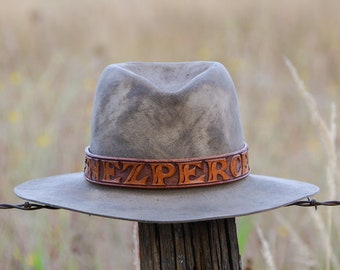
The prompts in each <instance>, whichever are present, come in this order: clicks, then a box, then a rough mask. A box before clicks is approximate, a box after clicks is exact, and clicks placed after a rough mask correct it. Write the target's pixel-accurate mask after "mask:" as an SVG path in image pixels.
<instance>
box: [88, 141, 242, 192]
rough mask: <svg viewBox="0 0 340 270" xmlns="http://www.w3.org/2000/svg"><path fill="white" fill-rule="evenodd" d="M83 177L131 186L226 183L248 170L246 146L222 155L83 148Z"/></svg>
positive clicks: (162, 186)
mask: <svg viewBox="0 0 340 270" xmlns="http://www.w3.org/2000/svg"><path fill="white" fill-rule="evenodd" d="M85 155H86V157H85V168H84V176H85V179H86V180H88V181H90V182H93V183H97V184H102V185H107V186H119V187H132V188H145V189H155V188H185V187H195V186H209V185H216V184H223V183H229V182H233V181H236V180H240V179H243V178H245V177H246V176H247V175H248V174H249V164H248V147H247V145H246V144H245V145H244V147H243V148H242V149H241V150H240V151H237V152H233V153H228V154H225V155H219V156H212V157H203V158H188V159H168V160H158V159H131V158H114V157H106V156H99V155H94V154H92V153H91V152H90V148H89V147H87V148H86V149H85Z"/></svg>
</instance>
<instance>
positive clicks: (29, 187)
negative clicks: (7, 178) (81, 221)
mask: <svg viewBox="0 0 340 270" xmlns="http://www.w3.org/2000/svg"><path fill="white" fill-rule="evenodd" d="M318 191H319V188H318V187H317V186H315V185H313V184H309V183H305V182H301V181H296V180H289V179H283V178H276V177H269V176H263V175H254V174H251V175H249V176H248V177H246V178H245V179H243V180H241V181H236V182H233V183H228V184H222V185H215V186H209V187H196V188H185V189H170V190H169V189H168V190H166V189H164V190H159V189H158V190H150V189H132V188H120V187H105V186H101V185H98V184H92V183H89V182H87V181H86V180H84V175H83V173H80V172H79V173H72V174H64V175H57V176H50V177H46V178H40V179H35V180H30V181H27V182H25V183H23V184H20V185H19V186H17V187H15V189H14V192H15V193H16V195H17V196H19V197H20V198H22V199H24V200H28V201H31V202H36V203H40V204H45V205H49V206H53V207H58V208H63V209H67V210H72V211H76V212H81V213H85V214H89V215H96V216H103V217H108V218H115V219H123V220H131V221H138V222H152V223H178V222H193V221H201V220H211V219H222V218H230V217H237V216H244V215H249V214H254V213H258V212H263V211H267V210H271V209H275V208H278V207H281V206H285V205H288V204H291V203H293V202H295V201H298V200H301V199H303V198H306V197H308V196H312V195H314V194H316V193H317V192H318Z"/></svg>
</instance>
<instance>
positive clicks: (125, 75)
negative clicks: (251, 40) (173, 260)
mask: <svg viewBox="0 0 340 270" xmlns="http://www.w3.org/2000/svg"><path fill="white" fill-rule="evenodd" d="M75 139H76V138H75ZM249 160H250V158H248V146H247V144H246V142H245V140H244V138H243V132H242V126H241V122H240V115H239V108H238V101H237V96H236V92H235V88H234V84H233V82H232V79H231V77H230V75H229V73H228V71H227V70H226V69H225V67H224V66H223V65H222V64H220V63H216V62H178V63H177V62H176V63H121V64H113V65H110V66H108V67H107V68H106V69H105V70H104V71H103V73H102V75H101V77H100V79H99V83H98V86H97V90H96V94H95V100H94V105H93V113H92V121H91V138H90V145H89V147H87V148H86V149H85V162H84V163H85V166H84V167H85V169H84V172H77V173H71V174H63V175H56V176H50V177H45V178H40V179H35V180H30V181H27V182H25V183H23V184H21V185H19V186H17V187H15V193H16V194H17V195H18V196H19V197H21V198H23V199H25V200H28V201H32V202H37V203H42V204H46V205H50V206H55V207H59V208H64V209H68V210H73V211H77V212H82V213H86V214H91V215H98V216H104V217H109V218H117V219H125V220H134V221H139V222H154V223H176V222H191V221H199V220H209V219H221V218H228V217H236V216H242V215H248V214H253V213H257V212H262V211H266V210H270V209H274V208H278V207H281V206H285V205H288V204H290V203H293V202H295V201H297V200H300V199H302V198H305V197H307V196H311V195H314V194H315V193H317V192H318V190H319V188H318V187H317V186H315V185H312V184H309V183H305V182H301V181H296V180H289V179H282V178H277V177H271V176H263V175H255V174H250V167H249Z"/></svg>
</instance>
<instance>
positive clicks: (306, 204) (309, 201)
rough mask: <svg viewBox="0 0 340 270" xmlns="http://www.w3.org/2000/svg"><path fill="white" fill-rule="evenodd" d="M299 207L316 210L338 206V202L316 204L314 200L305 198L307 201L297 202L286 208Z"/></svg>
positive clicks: (339, 202) (339, 203)
mask: <svg viewBox="0 0 340 270" xmlns="http://www.w3.org/2000/svg"><path fill="white" fill-rule="evenodd" d="M293 205H295V206H301V207H314V208H315V210H318V206H339V205H340V201H326V202H318V201H317V200H315V199H310V198H309V197H307V200H304V201H297V202H294V203H292V204H289V205H287V206H293Z"/></svg>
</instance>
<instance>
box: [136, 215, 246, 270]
mask: <svg viewBox="0 0 340 270" xmlns="http://www.w3.org/2000/svg"><path fill="white" fill-rule="evenodd" d="M138 231H139V252H140V269H141V270H158V269H162V270H172V269H173V270H175V269H176V270H189V269H190V270H207V269H209V270H210V269H212V270H215V269H216V270H220V269H228V270H229V269H230V270H240V269H241V257H240V255H239V248H238V242H237V231H236V224H235V218H228V219H220V220H209V221H199V222H190V223H174V224H156V223H138Z"/></svg>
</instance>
